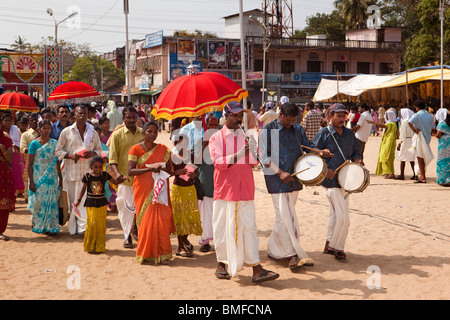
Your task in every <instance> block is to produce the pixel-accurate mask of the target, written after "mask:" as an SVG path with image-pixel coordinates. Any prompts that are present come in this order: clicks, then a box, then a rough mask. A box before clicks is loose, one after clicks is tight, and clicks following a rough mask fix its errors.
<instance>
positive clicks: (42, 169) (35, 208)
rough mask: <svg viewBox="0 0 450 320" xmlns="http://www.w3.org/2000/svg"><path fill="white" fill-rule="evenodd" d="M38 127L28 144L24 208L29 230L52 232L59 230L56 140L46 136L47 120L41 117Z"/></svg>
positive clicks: (59, 181)
mask: <svg viewBox="0 0 450 320" xmlns="http://www.w3.org/2000/svg"><path fill="white" fill-rule="evenodd" d="M39 129H40V134H41V135H40V137H39V138H37V139H36V140H34V141H32V142H31V143H30V145H29V147H28V176H29V179H30V185H29V193H28V194H29V196H28V210H30V212H31V215H32V225H33V232H36V233H39V234H41V233H44V234H46V235H50V236H54V235H56V234H58V233H59V210H58V200H59V194H60V190H61V189H62V176H61V171H60V167H59V161H58V158H57V157H56V156H55V149H56V143H57V141H56V140H54V139H52V138H50V137H49V135H50V132H51V131H52V127H51V123H50V122H49V121H48V120H42V121H41V122H40V123H39ZM58 178H59V179H58Z"/></svg>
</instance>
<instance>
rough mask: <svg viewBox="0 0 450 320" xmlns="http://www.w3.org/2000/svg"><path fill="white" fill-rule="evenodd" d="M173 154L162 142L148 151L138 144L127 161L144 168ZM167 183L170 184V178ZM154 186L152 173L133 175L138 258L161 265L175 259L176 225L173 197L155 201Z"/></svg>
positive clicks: (167, 158) (165, 159)
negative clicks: (174, 239) (153, 200)
mask: <svg viewBox="0 0 450 320" xmlns="http://www.w3.org/2000/svg"><path fill="white" fill-rule="evenodd" d="M170 155H171V153H170V150H169V149H168V148H167V147H166V146H164V145H162V144H158V145H156V147H154V148H153V149H152V150H150V151H149V152H145V151H144V149H142V148H141V147H140V146H139V145H134V146H133V147H131V149H130V152H129V153H128V160H129V161H134V162H136V168H137V169H143V168H145V167H146V166H145V165H146V164H153V163H158V162H164V163H166V162H167V161H169V160H170ZM166 183H167V186H168V185H169V179H167V181H166ZM153 185H154V180H153V176H152V172H148V173H144V174H141V175H138V176H135V177H134V182H133V191H134V204H135V206H136V225H137V227H138V234H139V237H138V244H137V249H136V258H137V260H138V261H139V262H140V263H144V262H151V263H155V264H158V263H161V262H163V261H165V260H169V259H171V258H172V244H171V242H170V234H171V233H173V232H175V224H174V221H173V216H172V207H171V204H170V198H169V205H168V206H166V205H163V204H160V203H154V204H152V198H153ZM168 193H169V192H168Z"/></svg>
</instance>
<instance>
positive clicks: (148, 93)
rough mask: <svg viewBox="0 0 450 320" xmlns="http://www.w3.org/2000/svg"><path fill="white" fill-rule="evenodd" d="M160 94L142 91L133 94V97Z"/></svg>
mask: <svg viewBox="0 0 450 320" xmlns="http://www.w3.org/2000/svg"><path fill="white" fill-rule="evenodd" d="M160 92H161V90H153V91H148V90H143V91H139V92H136V93H133V95H142V96H154V95H155V94H158V93H160Z"/></svg>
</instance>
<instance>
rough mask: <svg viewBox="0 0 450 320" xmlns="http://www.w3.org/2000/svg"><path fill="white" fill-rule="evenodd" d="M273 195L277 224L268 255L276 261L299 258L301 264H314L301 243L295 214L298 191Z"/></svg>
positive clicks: (271, 237) (273, 230) (268, 248)
mask: <svg viewBox="0 0 450 320" xmlns="http://www.w3.org/2000/svg"><path fill="white" fill-rule="evenodd" d="M271 195H272V202H273V205H274V207H275V222H274V224H273V229H272V234H271V235H270V237H269V241H268V243H267V253H268V254H269V256H270V257H272V258H275V259H286V258H290V257H294V256H298V257H299V258H300V264H303V263H306V262H312V260H311V259H310V258H309V257H308V255H307V253H306V252H305V250H303V248H302V246H301V245H300V242H299V239H300V229H299V226H298V221H297V214H296V213H295V204H296V202H297V198H298V191H294V192H289V193H275V194H271Z"/></svg>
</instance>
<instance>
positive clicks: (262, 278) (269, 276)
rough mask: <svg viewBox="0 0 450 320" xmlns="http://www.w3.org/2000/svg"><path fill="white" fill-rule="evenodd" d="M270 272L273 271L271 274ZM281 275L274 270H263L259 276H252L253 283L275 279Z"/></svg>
mask: <svg viewBox="0 0 450 320" xmlns="http://www.w3.org/2000/svg"><path fill="white" fill-rule="evenodd" d="M269 272H271V274H269ZM279 276H280V275H279V274H278V273H275V272H273V271H269V270H263V271H262V272H261V274H260V275H259V276H257V277H255V278H252V282H253V283H261V282H265V281H270V280H275V279H277V278H278V277H279Z"/></svg>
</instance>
